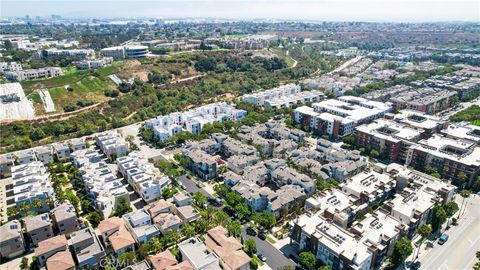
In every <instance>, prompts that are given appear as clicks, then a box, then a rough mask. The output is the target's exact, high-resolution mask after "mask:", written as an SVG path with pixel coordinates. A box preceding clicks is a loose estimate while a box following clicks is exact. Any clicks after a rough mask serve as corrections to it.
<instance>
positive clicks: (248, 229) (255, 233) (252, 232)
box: [246, 227, 257, 236]
mask: <svg viewBox="0 0 480 270" xmlns="http://www.w3.org/2000/svg"><path fill="white" fill-rule="evenodd" d="M246 232H247V234H248V235H251V236H256V235H257V232H256V231H255V230H254V229H252V228H251V227H247V230H246Z"/></svg>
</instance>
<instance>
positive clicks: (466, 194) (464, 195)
mask: <svg viewBox="0 0 480 270" xmlns="http://www.w3.org/2000/svg"><path fill="white" fill-rule="evenodd" d="M471 194H472V193H471V192H470V190H466V189H465V190H462V191H460V196H462V205H461V206H460V211H458V217H457V218H460V213H461V212H462V209H463V207H464V205H465V199H467V198H468V197H470V195H471ZM465 207H466V206H465Z"/></svg>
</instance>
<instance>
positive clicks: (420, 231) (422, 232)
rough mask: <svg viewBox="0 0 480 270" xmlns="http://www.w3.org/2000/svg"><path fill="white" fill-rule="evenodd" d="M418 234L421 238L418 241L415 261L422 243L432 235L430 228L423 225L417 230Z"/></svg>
mask: <svg viewBox="0 0 480 270" xmlns="http://www.w3.org/2000/svg"><path fill="white" fill-rule="evenodd" d="M418 234H420V236H421V237H422V238H421V239H420V244H419V245H418V251H417V255H416V256H415V259H417V258H418V255H419V254H420V248H421V247H422V244H423V242H424V241H425V240H426V239H427V238H428V237H429V236H430V235H431V234H432V226H430V225H427V224H423V225H422V226H420V227H419V228H418Z"/></svg>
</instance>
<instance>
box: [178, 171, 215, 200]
mask: <svg viewBox="0 0 480 270" xmlns="http://www.w3.org/2000/svg"><path fill="white" fill-rule="evenodd" d="M177 181H178V182H180V183H182V184H183V185H184V186H185V189H186V191H187V192H188V193H190V194H193V193H195V192H197V191H200V192H201V193H203V195H205V196H207V198H208V199H211V198H213V197H212V195H210V193H208V192H207V191H206V190H204V189H203V188H199V187H198V186H197V183H195V181H193V180H192V179H190V178H188V177H187V176H185V175H182V176H180V177H178V178H177Z"/></svg>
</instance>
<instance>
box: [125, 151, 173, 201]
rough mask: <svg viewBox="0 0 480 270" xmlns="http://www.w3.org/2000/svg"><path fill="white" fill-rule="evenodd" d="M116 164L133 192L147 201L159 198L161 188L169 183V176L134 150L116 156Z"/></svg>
mask: <svg viewBox="0 0 480 270" xmlns="http://www.w3.org/2000/svg"><path fill="white" fill-rule="evenodd" d="M117 166H118V171H119V172H120V173H121V174H122V175H123V176H124V177H125V178H126V179H127V182H128V183H129V184H130V185H131V186H132V187H133V189H134V190H135V192H137V193H138V194H139V195H140V196H141V197H142V199H143V200H144V201H146V202H147V203H148V202H151V201H154V200H156V199H157V198H159V197H160V196H161V194H162V190H163V189H164V188H166V187H168V186H169V185H170V183H171V181H170V178H169V177H167V176H166V175H164V174H163V173H161V172H160V171H159V170H158V169H157V168H156V167H155V166H153V164H151V163H150V162H148V161H147V160H146V159H144V158H143V157H141V156H140V155H139V154H138V153H135V152H132V153H130V154H129V155H128V156H124V157H120V158H117Z"/></svg>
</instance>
